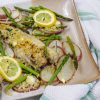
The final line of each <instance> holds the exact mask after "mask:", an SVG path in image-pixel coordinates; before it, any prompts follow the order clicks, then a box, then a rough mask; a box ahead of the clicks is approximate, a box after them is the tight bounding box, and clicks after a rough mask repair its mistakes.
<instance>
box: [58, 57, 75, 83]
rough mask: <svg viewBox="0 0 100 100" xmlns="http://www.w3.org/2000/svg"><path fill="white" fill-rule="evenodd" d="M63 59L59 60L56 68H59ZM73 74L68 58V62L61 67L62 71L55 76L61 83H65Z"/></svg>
mask: <svg viewBox="0 0 100 100" xmlns="http://www.w3.org/2000/svg"><path fill="white" fill-rule="evenodd" d="M63 58H64V56H63V57H62V58H61V59H60V61H59V63H58V67H59V66H60V64H61V62H62V60H63ZM74 73H75V67H74V64H73V61H72V59H71V58H69V59H68V61H67V62H66V63H65V65H64V66H63V68H62V70H61V71H60V72H59V74H58V75H57V77H58V79H59V80H60V81H61V82H63V83H66V82H67V81H68V80H70V79H71V78H72V76H73V75H74Z"/></svg>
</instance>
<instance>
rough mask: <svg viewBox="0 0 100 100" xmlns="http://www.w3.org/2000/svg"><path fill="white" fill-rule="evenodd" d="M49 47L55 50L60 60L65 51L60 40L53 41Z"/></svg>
mask: <svg viewBox="0 0 100 100" xmlns="http://www.w3.org/2000/svg"><path fill="white" fill-rule="evenodd" d="M49 47H50V48H52V50H54V51H55V52H56V53H57V55H58V59H59V57H61V56H62V55H64V52H63V49H62V43H61V42H60V41H59V40H54V41H52V42H51V43H50V45H49Z"/></svg>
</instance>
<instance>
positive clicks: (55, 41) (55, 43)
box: [49, 40, 62, 48]
mask: <svg viewBox="0 0 100 100" xmlns="http://www.w3.org/2000/svg"><path fill="white" fill-rule="evenodd" d="M55 46H58V47H62V43H61V41H59V40H54V41H52V42H51V43H50V44H49V47H50V48H53V47H55Z"/></svg>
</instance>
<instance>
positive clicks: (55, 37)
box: [44, 34, 62, 46]
mask: <svg viewBox="0 0 100 100" xmlns="http://www.w3.org/2000/svg"><path fill="white" fill-rule="evenodd" d="M61 39H62V38H61V36H59V35H55V34H54V35H51V36H50V37H48V38H47V39H45V40H44V41H45V45H46V46H48V45H49V43H50V42H51V41H53V40H61Z"/></svg>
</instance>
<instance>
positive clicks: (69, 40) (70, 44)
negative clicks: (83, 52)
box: [67, 37, 78, 69]
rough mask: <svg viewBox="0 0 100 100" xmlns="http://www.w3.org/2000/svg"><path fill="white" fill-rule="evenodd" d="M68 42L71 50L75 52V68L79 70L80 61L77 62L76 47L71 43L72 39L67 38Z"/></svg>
mask: <svg viewBox="0 0 100 100" xmlns="http://www.w3.org/2000/svg"><path fill="white" fill-rule="evenodd" d="M67 42H68V44H69V46H70V48H71V51H72V52H73V58H74V66H75V68H76V69H77V68H78V61H77V56H76V53H75V48H74V45H73V43H72V41H71V39H70V38H69V37H67Z"/></svg>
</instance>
